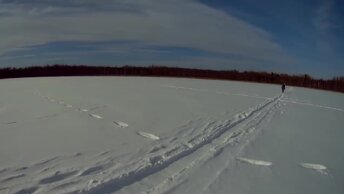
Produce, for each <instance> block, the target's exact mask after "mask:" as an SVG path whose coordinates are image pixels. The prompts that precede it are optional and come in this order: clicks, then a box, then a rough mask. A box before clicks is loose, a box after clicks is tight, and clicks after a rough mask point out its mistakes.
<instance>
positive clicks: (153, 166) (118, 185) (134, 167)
mask: <svg viewBox="0 0 344 194" xmlns="http://www.w3.org/2000/svg"><path fill="white" fill-rule="evenodd" d="M281 96H282V95H280V96H279V97H276V98H274V99H273V100H270V101H268V102H267V103H265V104H262V105H260V106H258V107H257V108H254V109H252V110H249V111H247V112H244V113H241V114H239V115H236V116H235V117H234V118H233V119H232V120H227V121H225V122H224V123H220V124H219V123H217V125H214V126H212V127H211V129H210V130H209V132H208V133H203V134H199V135H198V136H196V137H194V138H192V139H191V140H189V141H187V142H182V143H179V144H177V145H172V146H167V147H166V148H165V149H163V150H159V152H158V153H157V154H155V153H152V154H150V155H148V156H147V157H145V158H143V159H140V160H139V161H136V162H134V163H132V164H130V165H129V166H128V167H126V168H124V169H123V170H121V171H120V172H119V173H116V174H114V175H112V176H110V177H109V178H108V179H107V180H105V181H104V182H102V183H101V184H97V185H95V186H94V187H92V186H90V187H88V188H87V190H85V191H84V192H85V193H89V194H91V193H111V192H115V191H118V190H120V189H122V188H123V187H125V186H128V185H131V184H133V183H135V182H137V181H140V180H142V179H143V178H145V177H147V176H149V175H152V174H155V173H157V172H159V171H161V170H163V169H165V168H166V167H168V166H169V165H171V164H173V163H174V162H177V161H178V160H180V159H182V158H184V157H187V156H189V155H191V154H192V153H194V152H195V151H197V150H199V149H200V148H202V147H203V146H205V145H208V144H210V143H211V142H212V141H214V140H216V139H217V138H219V137H220V136H221V135H222V134H224V133H225V132H227V131H228V130H230V129H232V128H234V127H237V126H238V125H240V124H242V123H244V122H245V121H248V120H249V119H250V118H254V117H256V116H258V115H260V114H261V113H262V112H264V111H269V109H270V108H271V107H273V105H274V104H276V103H277V102H278V101H279V100H280V98H281Z"/></svg>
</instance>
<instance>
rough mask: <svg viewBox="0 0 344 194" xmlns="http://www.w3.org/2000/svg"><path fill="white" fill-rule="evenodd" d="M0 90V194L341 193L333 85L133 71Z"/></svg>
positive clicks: (339, 110)
mask: <svg viewBox="0 0 344 194" xmlns="http://www.w3.org/2000/svg"><path fill="white" fill-rule="evenodd" d="M0 91H1V94H0V193H188V194H189V193H234V194H246V193H300V194H301V193H332V194H334V193H344V186H343V181H344V168H343V164H344V154H343V153H342V152H343V151H342V148H343V147H344V140H343V137H344V131H343V129H344V127H343V126H344V95H343V94H339V93H333V92H325V91H317V90H310V89H302V88H295V87H288V88H287V90H286V93H285V94H284V95H282V94H281V92H280V87H279V86H277V85H268V84H254V83H244V82H229V81H214V80H197V79H172V78H139V77H60V78H28V79H8V80H0Z"/></svg>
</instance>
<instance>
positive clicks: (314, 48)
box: [0, 0, 344, 78]
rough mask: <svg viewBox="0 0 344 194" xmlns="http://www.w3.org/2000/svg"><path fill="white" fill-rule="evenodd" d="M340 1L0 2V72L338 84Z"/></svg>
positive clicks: (343, 26) (343, 12)
mask: <svg viewBox="0 0 344 194" xmlns="http://www.w3.org/2000/svg"><path fill="white" fill-rule="evenodd" d="M343 21H344V2H343V1H342V0H288V1H285V0H283V1H282V0H259V1H252V0H231V1H228V0H164V1H161V0H140V1H137V0H97V1H94V0H68V1H60V0H26V1H19V0H17V1H16V0H0V67H9V66H15V67H22V66H30V65H45V64H55V63H63V64H86V65H114V66H121V65H126V64H132V65H151V64H162V65H170V66H180V67H191V68H206V69H238V70H255V71H274V72H283V73H293V74H304V73H307V74H310V75H313V76H315V77H322V78H329V77H332V76H343V75H344V64H343V61H344V54H343V51H344V22H343Z"/></svg>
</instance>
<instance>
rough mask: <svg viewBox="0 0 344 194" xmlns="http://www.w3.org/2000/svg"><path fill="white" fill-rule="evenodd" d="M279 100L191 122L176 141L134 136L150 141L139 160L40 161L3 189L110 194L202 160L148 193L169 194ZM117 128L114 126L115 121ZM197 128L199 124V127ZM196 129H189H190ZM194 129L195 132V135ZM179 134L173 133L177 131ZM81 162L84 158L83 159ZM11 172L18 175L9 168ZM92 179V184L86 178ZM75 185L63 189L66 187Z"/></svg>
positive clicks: (104, 157) (60, 158) (106, 155)
mask: <svg viewBox="0 0 344 194" xmlns="http://www.w3.org/2000/svg"><path fill="white" fill-rule="evenodd" d="M279 100H280V97H276V98H274V99H272V100H269V101H267V102H266V103H264V104H261V105H259V106H257V107H256V108H250V109H249V110H248V111H246V112H242V113H240V114H237V115H235V116H234V117H233V118H231V119H228V120H224V121H208V122H203V126H201V127H200V126H198V124H199V122H192V121H190V122H189V123H187V124H186V125H185V126H183V127H181V128H184V129H187V128H189V129H190V131H188V132H184V130H179V132H178V133H180V134H179V135H181V136H180V137H178V138H177V139H175V137H170V138H164V139H161V138H160V137H158V136H156V135H154V134H150V133H147V132H138V134H139V135H141V136H143V137H147V138H151V139H153V140H155V141H154V142H155V143H154V144H155V146H154V149H152V148H150V149H147V150H146V152H145V153H144V154H142V153H141V154H138V155H137V157H136V159H135V158H130V160H129V158H127V157H121V160H123V161H124V162H120V161H121V160H116V162H115V161H114V159H113V158H111V154H109V153H108V152H103V153H100V154H98V155H97V157H96V160H94V159H93V160H90V163H88V164H87V165H86V166H83V165H82V166H79V167H73V168H71V169H64V168H63V167H62V166H65V165H62V164H63V163H65V162H66V161H70V160H77V157H80V155H73V156H70V157H67V156H58V157H54V158H51V159H48V160H45V161H41V162H38V163H36V164H32V165H31V166H27V168H25V169H23V170H21V171H20V172H17V173H16V174H17V175H18V174H19V175H20V174H24V173H25V176H24V177H18V179H17V180H16V179H13V180H8V181H6V184H5V185H1V186H11V185H12V184H11V182H12V181H13V182H14V183H18V181H19V182H20V180H21V179H24V178H26V179H25V180H26V183H25V184H24V185H25V188H27V189H25V188H24V189H23V187H22V188H18V191H16V190H13V191H16V192H19V191H20V190H22V191H27V190H30V189H31V188H34V189H33V190H34V191H35V192H38V193H49V191H52V190H54V192H55V191H57V192H58V189H59V188H60V189H61V191H63V193H79V192H81V193H111V192H115V191H118V190H120V189H122V188H123V187H125V186H128V185H131V184H133V183H136V182H138V181H140V180H142V179H144V178H146V177H148V176H150V175H153V174H156V173H159V172H160V171H162V170H164V169H165V168H167V167H168V166H170V165H172V164H174V163H176V162H178V161H179V160H181V159H183V158H188V157H194V156H193V153H195V152H201V157H198V158H196V159H195V160H194V161H193V162H191V163H189V164H188V165H186V166H185V167H184V168H183V169H181V170H180V171H176V173H175V174H173V175H171V176H170V177H167V178H166V179H164V180H163V181H162V182H161V183H160V184H157V185H156V186H153V187H152V188H151V189H150V190H148V191H147V193H149V192H150V191H160V190H161V188H168V186H166V185H169V184H170V183H171V182H174V181H175V178H176V177H180V176H183V174H184V173H186V172H187V171H188V170H190V169H192V168H193V167H196V166H198V165H200V164H201V163H202V161H206V160H208V159H210V158H212V157H214V156H216V155H217V154H220V153H221V150H222V149H223V147H225V146H227V145H228V144H233V143H235V142H236V140H237V139H239V138H240V137H241V136H243V135H245V134H248V133H249V132H250V130H252V128H250V130H248V129H247V130H239V129H241V128H242V127H243V126H245V125H250V124H251V125H257V124H259V122H258V121H256V122H253V121H254V120H255V119H257V118H258V117H259V118H260V119H264V118H265V117H264V115H265V114H266V113H267V112H270V109H271V108H273V107H274V106H276V104H277V102H279ZM116 122H117V123H119V122H118V121H116ZM201 123H202V122H201ZM193 125H195V126H196V127H195V128H193V127H192V126H193ZM196 129H198V130H196ZM177 131H178V130H177ZM205 148H206V149H205ZM84 157H88V156H87V155H84ZM14 169H17V170H18V169H19V167H18V168H14ZM5 173H6V174H7V175H8V177H11V176H10V175H12V176H14V175H16V174H14V171H13V174H12V170H11V171H9V172H7V171H6V172H5ZM30 177H31V179H32V178H33V180H37V178H34V177H41V178H40V179H39V180H37V181H36V182H35V181H31V182H30V183H31V184H28V183H27V180H30ZM91 177H92V178H91ZM71 182H73V183H75V184H68V183H71Z"/></svg>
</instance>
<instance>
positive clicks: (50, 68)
mask: <svg viewBox="0 0 344 194" xmlns="http://www.w3.org/2000/svg"><path fill="white" fill-rule="evenodd" d="M55 76H154V77H183V78H202V79H218V80H233V81H249V82H258V83H270V84H282V83H285V84H286V85H289V86H299V87H306V88H314V89H322V90H330V91H336V92H343V93H344V76H341V77H334V78H332V79H316V78H313V77H311V76H310V75H307V74H303V75H289V74H281V73H274V72H256V71H242V72H241V71H237V70H209V69H191V68H180V67H166V66H156V65H152V66H147V67H141V66H140V67H138V66H129V65H126V66H122V67H110V66H86V65H58V64H56V65H46V66H32V67H22V68H16V67H7V68H0V79H7V78H24V77H55Z"/></svg>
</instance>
